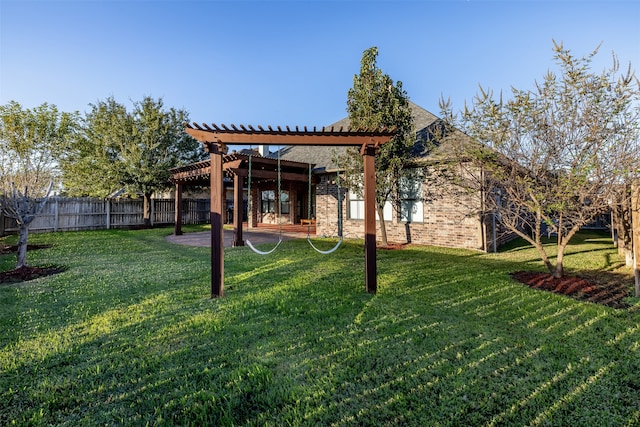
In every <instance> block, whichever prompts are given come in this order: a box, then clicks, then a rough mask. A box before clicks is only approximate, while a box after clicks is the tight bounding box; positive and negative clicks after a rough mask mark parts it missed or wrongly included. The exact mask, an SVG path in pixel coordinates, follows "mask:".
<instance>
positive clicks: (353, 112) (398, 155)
mask: <svg viewBox="0 0 640 427" xmlns="http://www.w3.org/2000/svg"><path fill="white" fill-rule="evenodd" d="M377 56H378V48H377V47H371V48H369V49H367V50H365V51H364V53H363V54H362V60H361V62H360V64H361V65H360V74H358V75H355V76H354V77H353V87H352V88H351V89H349V92H348V97H347V111H348V113H349V120H350V122H351V127H353V128H366V129H378V128H395V129H396V130H397V133H396V135H395V136H394V137H393V138H392V139H391V140H390V141H389V142H388V143H386V144H383V145H382V146H381V147H380V150H379V151H378V153H377V154H376V160H375V165H376V211H377V214H378V219H379V224H380V230H381V238H382V244H383V245H384V246H386V245H387V233H386V228H385V224H384V217H383V210H384V205H385V203H386V202H387V201H391V202H392V204H393V206H394V207H396V208H397V207H398V206H399V204H398V203H397V199H398V194H399V192H400V189H399V187H398V185H399V183H400V181H401V177H403V176H407V174H408V173H409V172H408V169H407V166H408V165H409V164H410V162H411V149H412V147H413V145H414V143H415V130H414V125H413V116H412V115H411V109H410V107H409V98H408V96H407V92H406V91H405V90H403V89H402V82H400V81H398V82H397V83H396V84H395V85H394V82H393V80H392V79H391V78H390V77H389V76H388V75H387V74H383V72H382V70H380V69H379V68H378V67H377V65H376V59H377ZM341 166H343V168H344V169H345V170H346V175H345V176H346V179H347V185H348V186H350V187H351V188H354V189H356V191H358V190H359V189H362V188H363V172H364V166H363V159H362V156H361V154H360V150H359V149H358V148H350V149H349V150H347V152H346V155H345V156H344V159H342V160H341Z"/></svg>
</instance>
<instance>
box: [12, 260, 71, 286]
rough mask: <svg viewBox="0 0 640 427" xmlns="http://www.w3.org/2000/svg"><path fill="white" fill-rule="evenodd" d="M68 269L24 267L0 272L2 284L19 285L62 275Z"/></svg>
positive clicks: (58, 267)
mask: <svg viewBox="0 0 640 427" xmlns="http://www.w3.org/2000/svg"><path fill="white" fill-rule="evenodd" d="M65 270H66V267H60V266H55V265H53V266H49V267H31V266H28V265H26V266H24V267H20V268H15V269H13V270H9V271H3V272H0V283H5V284H6V283H19V282H26V281H28V280H33V279H37V278H38V277H45V276H51V275H53V274H58V273H62V272H63V271H65Z"/></svg>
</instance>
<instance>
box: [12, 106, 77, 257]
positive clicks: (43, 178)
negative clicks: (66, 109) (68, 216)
mask: <svg viewBox="0 0 640 427" xmlns="http://www.w3.org/2000/svg"><path fill="white" fill-rule="evenodd" d="M76 124H77V115H76V114H71V113H62V112H60V111H58V109H57V107H56V106H55V105H49V104H46V103H45V104H42V105H40V106H39V107H36V108H33V109H23V108H22V106H21V105H20V104H19V103H17V102H15V101H11V102H9V103H8V104H7V105H3V106H0V209H1V210H2V212H3V213H4V214H5V215H6V216H8V217H10V218H13V219H15V220H16V222H17V224H18V227H19V238H18V253H17V264H16V268H21V267H24V266H26V265H27V240H28V237H29V227H30V226H31V224H32V222H33V220H34V219H35V218H36V217H37V216H38V215H39V214H40V212H41V211H42V209H43V208H44V205H45V204H46V202H47V199H48V198H49V195H50V194H51V189H52V187H53V184H54V181H55V179H56V178H57V173H58V168H57V161H56V159H57V158H58V155H59V153H60V152H61V150H63V149H64V146H65V142H66V140H67V138H68V137H69V136H70V135H71V134H72V133H73V131H74V129H75V127H76Z"/></svg>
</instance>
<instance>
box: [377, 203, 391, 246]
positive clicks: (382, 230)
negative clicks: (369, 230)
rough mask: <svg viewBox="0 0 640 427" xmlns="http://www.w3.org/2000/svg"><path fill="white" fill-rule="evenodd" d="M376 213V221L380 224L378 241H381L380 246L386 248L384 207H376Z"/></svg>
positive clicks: (387, 243)
mask: <svg viewBox="0 0 640 427" xmlns="http://www.w3.org/2000/svg"><path fill="white" fill-rule="evenodd" d="M376 212H377V213H378V221H379V222H380V239H382V246H383V247H385V248H386V247H387V246H388V245H389V242H388V241H387V228H386V227H385V223H384V207H380V206H376Z"/></svg>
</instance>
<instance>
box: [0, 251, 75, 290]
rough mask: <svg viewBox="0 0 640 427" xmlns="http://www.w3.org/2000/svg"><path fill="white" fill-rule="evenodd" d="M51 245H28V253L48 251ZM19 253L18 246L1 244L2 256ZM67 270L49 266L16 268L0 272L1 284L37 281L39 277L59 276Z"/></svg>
mask: <svg viewBox="0 0 640 427" xmlns="http://www.w3.org/2000/svg"><path fill="white" fill-rule="evenodd" d="M50 247H51V245H27V251H33V250H36V249H47V248H50ZM17 251H18V246H17V245H11V246H8V245H2V244H0V255H7V254H13V253H16V252H17ZM65 270H66V267H60V266H56V265H53V266H47V267H31V266H24V267H20V268H16V269H13V270H10V271H2V272H0V283H19V282H26V281H27V280H33V279H37V278H38V277H45V276H51V275H52V274H58V273H61V272H63V271H65Z"/></svg>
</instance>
